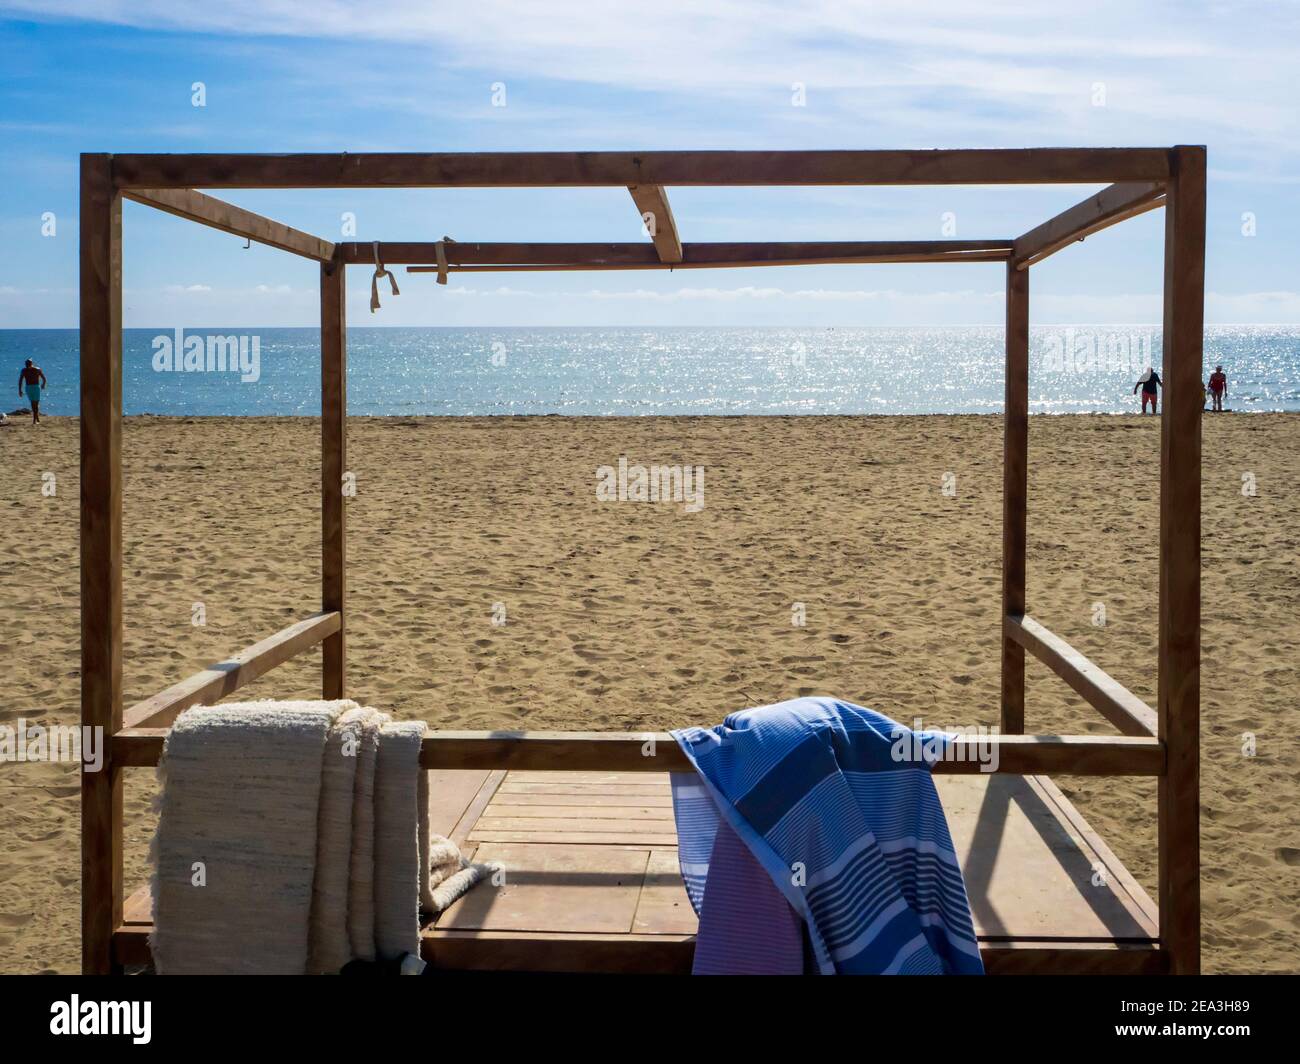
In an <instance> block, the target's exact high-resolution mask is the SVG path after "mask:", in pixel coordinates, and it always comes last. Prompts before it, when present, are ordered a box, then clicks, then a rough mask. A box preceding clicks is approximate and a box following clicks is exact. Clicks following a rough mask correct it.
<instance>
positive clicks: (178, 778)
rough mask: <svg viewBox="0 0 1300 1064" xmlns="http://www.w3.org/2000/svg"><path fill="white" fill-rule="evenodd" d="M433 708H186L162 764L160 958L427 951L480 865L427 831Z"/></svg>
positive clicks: (212, 964)
mask: <svg viewBox="0 0 1300 1064" xmlns="http://www.w3.org/2000/svg"><path fill="white" fill-rule="evenodd" d="M423 737H424V725H423V724H422V723H418V722H415V723H406V722H404V723H393V722H392V721H390V719H389V718H388V716H387V715H385V714H383V713H379V712H378V711H376V710H373V709H368V708H365V707H362V706H359V705H357V704H356V703H355V702H350V701H337V702H242V703H230V704H228V705H219V706H213V707H195V708H193V709H189V710H186V711H185V712H184V713H183V714H181V716H180V717H179V718H178V719H177V721H176V723H175V724H174V725H173V726H172V729H171V731H170V733H169V734H168V737H167V742H166V744H165V746H164V749H163V756H162V760H161V761H160V762H159V766H158V777H159V782H160V784H161V793H160V796H159V800H158V813H159V816H158V830H157V833H156V834H155V837H154V842H153V858H154V867H155V872H154V879H153V923H154V931H153V936H152V938H151V940H150V942H151V946H152V948H153V957H154V966H155V968H156V970H157V971H158V973H159V974H186V973H211V974H301V973H303V972H311V973H329V972H337V971H338V970H339V969H340V968H342V967H343V965H344V964H346V963H348V961H350V960H352V959H354V958H359V959H362V960H374V959H376V958H380V959H385V960H391V959H393V958H396V957H400V956H401V955H402V954H404V953H414V954H417V955H418V953H419V944H420V940H419V929H420V908H421V904H422V903H423V906H424V908H425V909H426V910H428V911H433V912H437V911H440V910H441V909H442V908H445V907H446V906H447V905H449V904H451V902H452V901H454V900H455V899H456V898H457V897H459V896H460V895H461V894H463V893H464V892H465V891H466V890H468V889H469V888H470V887H472V886H473V885H474V884H475V883H477V882H478V881H479V880H480V879H481V878H483V876H484V874H485V873H486V871H487V869H485V868H484V867H482V866H478V865H467V864H466V862H465V861H464V859H463V857H462V856H461V854H460V851H459V850H458V849H457V848H456V846H455V844H454V843H452V842H450V841H449V840H447V839H444V838H442V837H441V836H438V835H431V834H430V831H429V822H428V792H427V778H428V777H427V775H426V773H424V772H422V771H421V770H420V767H419V756H420V741H421V740H422V738H423Z"/></svg>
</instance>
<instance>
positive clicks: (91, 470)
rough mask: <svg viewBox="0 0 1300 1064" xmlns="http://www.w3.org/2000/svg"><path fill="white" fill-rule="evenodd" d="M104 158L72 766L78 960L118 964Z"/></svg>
mask: <svg viewBox="0 0 1300 1064" xmlns="http://www.w3.org/2000/svg"><path fill="white" fill-rule="evenodd" d="M112 167H113V164H112V157H111V156H108V155H83V156H82V157H81V413H80V417H81V723H82V725H83V726H84V727H91V728H96V729H99V733H98V734H99V736H100V740H99V741H101V742H102V743H103V745H102V747H101V749H103V750H104V763H103V767H102V768H101V769H100V771H98V772H82V774H81V968H82V971H83V972H84V973H86V974H87V975H105V974H109V973H111V972H113V971H115V970H118V966H117V965H116V964H115V963H114V959H113V932H114V931H116V930H117V928H118V927H119V925H120V924H121V923H122V776H121V769H120V767H119V766H118V765H117V764H116V763H115V761H114V759H113V757H112V753H111V750H112V748H111V746H110V744H109V743H108V742H107V741H106V738H107V737H108V736H111V735H113V734H115V733H116V732H117V731H118V730H119V729H120V728H121V727H122V197H121V196H120V195H119V194H118V192H117V190H116V189H115V188H114V186H113V169H112Z"/></svg>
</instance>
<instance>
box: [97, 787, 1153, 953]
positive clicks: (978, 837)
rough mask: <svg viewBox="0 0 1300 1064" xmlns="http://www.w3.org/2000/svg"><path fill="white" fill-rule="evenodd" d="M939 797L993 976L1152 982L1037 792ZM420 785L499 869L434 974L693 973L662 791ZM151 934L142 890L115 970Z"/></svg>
mask: <svg viewBox="0 0 1300 1064" xmlns="http://www.w3.org/2000/svg"><path fill="white" fill-rule="evenodd" d="M936 783H937V785H938V787H939V790H940V794H941V796H942V799H943V803H944V809H945V810H946V812H947V815H948V822H949V825H950V827H951V830H952V834H953V842H954V844H955V846H956V848H957V852H958V856H959V857H960V859H961V862H962V868H963V871H964V873H965V876H966V886H967V890H968V893H969V895H970V898H971V907H972V911H973V914H974V919H975V928H976V932H977V934H978V935H979V938H980V943H981V947H982V949H983V951H984V954H985V962H986V966H987V967H988V968H989V970H990V971H1027V972H1033V971H1071V970H1075V971H1159V970H1161V969H1162V963H1163V958H1162V956H1161V954H1160V952H1159V950H1158V949H1157V948H1156V946H1155V940H1156V938H1157V922H1156V917H1155V907H1154V906H1153V904H1152V902H1151V899H1150V898H1149V897H1148V896H1147V894H1146V892H1145V891H1144V890H1143V889H1142V888H1141V886H1139V885H1138V884H1137V883H1136V882H1135V881H1134V880H1133V878H1132V877H1131V876H1130V875H1129V874H1128V872H1127V871H1126V870H1125V869H1124V867H1123V865H1121V864H1120V863H1119V861H1118V860H1117V859H1116V858H1115V856H1114V854H1112V853H1111V852H1110V850H1109V849H1108V848H1107V847H1106V846H1105V844H1104V843H1102V842H1101V840H1100V839H1099V838H1097V836H1096V835H1095V833H1094V832H1092V830H1091V829H1090V828H1089V827H1088V825H1087V823H1086V821H1084V819H1083V817H1082V816H1081V815H1080V814H1079V812H1078V811H1077V810H1076V809H1075V808H1074V807H1073V806H1072V805H1071V804H1070V802H1069V801H1068V800H1067V799H1066V798H1065V796H1064V795H1063V794H1062V793H1061V792H1060V790H1059V789H1058V788H1057V787H1056V786H1055V785H1054V784H1053V783H1052V782H1051V781H1050V780H1048V779H1047V778H1046V777H1042V776H1026V777H1020V776H1002V775H996V776H946V777H939V778H937V779H936ZM430 784H431V785H430V795H431V799H430V822H431V827H432V829H433V830H434V831H436V832H438V833H439V834H443V835H448V836H450V837H451V838H453V839H454V840H455V841H456V842H457V843H458V844H459V845H460V846H461V848H462V850H463V851H464V852H465V853H466V854H467V855H468V856H471V857H473V859H475V860H479V861H495V862H500V863H501V865H502V866H503V867H504V869H505V882H504V883H503V884H502V885H501V886H499V887H498V886H493V885H491V884H484V885H481V886H479V887H477V888H475V889H474V890H473V891H471V892H470V893H469V894H467V895H466V896H465V897H463V898H462V899H461V900H460V901H458V902H457V903H456V904H455V905H453V906H452V907H451V908H450V909H448V910H447V912H445V913H443V914H442V916H441V917H440V918H439V919H438V921H437V922H436V925H430V926H429V927H427V928H426V929H425V932H424V953H425V957H426V959H427V960H429V961H431V962H432V963H433V964H434V965H435V966H437V967H440V968H448V969H480V970H482V969H489V970H497V969H524V970H535V971H574V970H579V971H590V970H598V971H655V972H688V971H689V970H690V964H691V956H692V953H693V950H694V938H693V936H694V933H695V930H696V919H695V914H694V912H693V911H692V909H691V906H690V903H689V901H688V900H687V898H686V892H685V890H684V889H683V886H682V881H681V876H680V874H679V871H678V866H677V849H676V843H677V837H676V831H675V828H674V824H673V811H672V798H671V795H670V793H669V787H668V777H667V776H666V775H658V774H653V775H652V774H647V773H639V772H638V773H617V772H612V773H597V772H516V771H511V772H505V771H493V772H489V771H483V770H475V771H436V772H432V773H431V779H430ZM148 923H149V904H148V893H147V888H146V889H145V890H142V891H139V892H137V894H136V895H133V896H132V897H131V899H130V900H129V901H128V903H127V906H126V912H125V914H124V926H123V928H122V929H121V931H120V932H119V934H118V936H117V941H118V947H119V952H120V954H121V956H122V957H123V959H124V960H127V959H128V955H129V956H130V957H131V958H134V959H135V960H136V961H139V960H141V959H146V960H147V947H145V946H144V944H143V935H145V934H147V932H148V930H149V927H148ZM129 962H130V961H128V963H129Z"/></svg>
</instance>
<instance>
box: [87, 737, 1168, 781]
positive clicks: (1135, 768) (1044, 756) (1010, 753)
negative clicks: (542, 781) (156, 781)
mask: <svg viewBox="0 0 1300 1064" xmlns="http://www.w3.org/2000/svg"><path fill="white" fill-rule="evenodd" d="M166 737H167V729H166V728H162V727H139V728H130V727H128V728H124V729H123V730H122V731H120V732H118V733H117V735H115V736H114V737H113V744H112V747H113V757H114V759H115V760H116V761H117V763H118V764H120V765H125V766H136V767H139V766H146V765H155V764H157V763H158V758H159V757H160V756H161V755H162V746H163V741H164V740H165V739H166ZM949 750H950V751H951V754H950V756H949V757H947V758H946V759H945V760H942V761H938V762H936V763H935V764H934V766H933V768H934V771H935V772H941V773H945V774H949V773H951V774H958V775H978V774H979V773H981V772H1001V773H1009V774H1011V775H1014V776H1024V775H1039V774H1051V775H1062V776H1159V775H1160V774H1161V773H1162V772H1163V771H1164V760H1165V759H1164V750H1163V748H1162V747H1161V745H1160V742H1159V740H1157V739H1154V738H1142V737H1138V736H1127V735H1111V736H1094V735H987V736H981V737H979V738H958V739H956V740H953V741H952V742H951V744H950V746H949ZM420 765H421V767H423V768H425V769H528V770H532V771H547V770H557V771H558V770H563V771H566V772H693V771H694V768H693V766H692V765H691V762H690V761H689V760H688V759H687V758H686V755H685V754H683V753H682V751H681V748H680V747H678V745H677V743H676V741H675V740H674V739H673V737H672V736H671V735H669V734H668V733H667V732H646V733H634V732H467V731H442V732H431V733H429V734H428V735H426V736H425V737H424V744H423V746H422V748H421V750H420Z"/></svg>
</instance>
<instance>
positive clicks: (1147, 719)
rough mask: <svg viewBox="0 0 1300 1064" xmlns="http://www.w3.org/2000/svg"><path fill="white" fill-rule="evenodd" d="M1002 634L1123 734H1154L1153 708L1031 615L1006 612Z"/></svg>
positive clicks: (1154, 713) (1154, 715)
mask: <svg viewBox="0 0 1300 1064" xmlns="http://www.w3.org/2000/svg"><path fill="white" fill-rule="evenodd" d="M1003 635H1004V636H1005V638H1006V639H1008V640H1010V641H1011V642H1013V643H1015V644H1017V645H1018V646H1021V647H1023V648H1024V649H1025V650H1028V651H1029V652H1030V653H1031V654H1033V655H1034V657H1036V658H1037V659H1038V660H1039V661H1041V662H1042V663H1043V664H1044V665H1046V666H1047V667H1048V668H1049V669H1051V670H1052V671H1053V672H1054V673H1056V675H1057V676H1059V677H1060V678H1061V679H1062V680H1064V681H1065V682H1066V683H1068V684H1069V685H1070V686H1071V687H1072V688H1073V689H1074V690H1075V691H1077V692H1078V693H1079V694H1080V695H1082V696H1083V698H1084V699H1085V700H1086V701H1087V702H1088V704H1089V705H1091V706H1093V708H1095V709H1097V710H1099V711H1100V712H1101V715H1102V716H1103V717H1105V718H1106V719H1107V720H1108V721H1110V722H1111V723H1112V724H1113V725H1115V727H1117V728H1118V729H1119V730H1120V731H1121V732H1123V733H1124V734H1125V735H1143V736H1151V735H1155V734H1156V712H1155V710H1154V709H1152V708H1151V707H1150V706H1148V705H1147V704H1146V703H1145V702H1143V701H1142V699H1140V698H1138V696H1137V695H1135V694H1133V693H1132V692H1131V691H1130V690H1129V689H1128V688H1126V687H1125V686H1124V685H1123V684H1121V683H1120V682H1119V681H1118V680H1116V679H1113V678H1112V677H1111V676H1109V675H1107V674H1106V673H1105V672H1104V671H1103V670H1101V669H1100V668H1098V667H1097V666H1096V665H1094V664H1093V663H1092V662H1091V661H1089V660H1088V659H1087V658H1086V657H1084V656H1083V655H1082V654H1080V653H1079V652H1078V651H1077V650H1075V649H1074V647H1072V646H1070V644H1069V643H1067V642H1066V641H1065V640H1064V639H1062V638H1061V637H1060V636H1058V635H1056V634H1055V633H1054V632H1050V631H1048V630H1047V629H1046V628H1044V627H1043V626H1042V625H1041V624H1039V623H1038V622H1037V621H1035V620H1034V619H1033V618H1032V617H1026V616H1017V615H1015V614H1008V615H1007V616H1006V618H1005V620H1004V623H1003Z"/></svg>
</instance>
